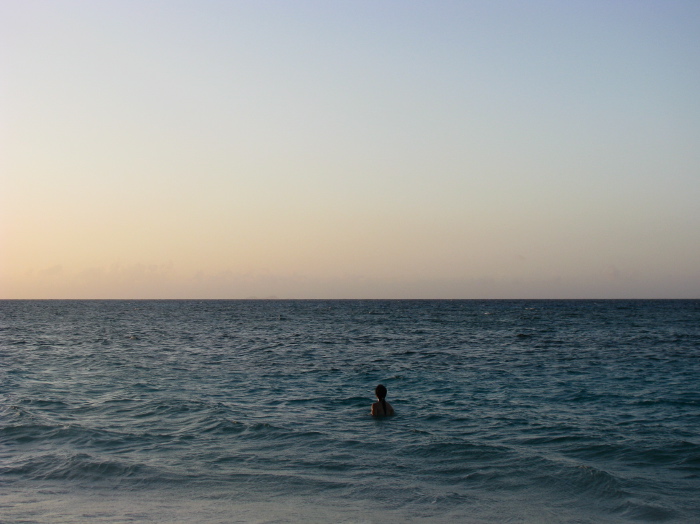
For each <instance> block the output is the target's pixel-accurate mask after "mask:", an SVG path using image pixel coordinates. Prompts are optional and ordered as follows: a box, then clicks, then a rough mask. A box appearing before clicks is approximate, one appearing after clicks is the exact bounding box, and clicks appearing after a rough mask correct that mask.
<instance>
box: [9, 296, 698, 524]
mask: <svg viewBox="0 0 700 524" xmlns="http://www.w3.org/2000/svg"><path fill="white" fill-rule="evenodd" d="M0 319H1V320H0V363H1V368H0V388H1V389H0V399H1V401H2V404H1V406H2V407H1V409H0V517H1V518H0V520H1V521H3V522H125V521H151V522H193V521H199V522H299V521H311V522H454V521H460V522H699V521H700V495H698V493H700V301H692V300H690V301H3V302H0ZM380 382H381V383H383V384H385V385H386V386H387V388H388V390H389V396H388V397H387V400H389V401H390V402H391V403H392V405H393V406H394V408H395V409H396V411H397V415H396V416H395V417H393V418H391V419H385V420H375V419H372V418H371V417H370V416H369V415H368V414H369V406H370V403H371V402H372V401H373V398H372V392H373V389H374V386H375V385H376V384H378V383H380Z"/></svg>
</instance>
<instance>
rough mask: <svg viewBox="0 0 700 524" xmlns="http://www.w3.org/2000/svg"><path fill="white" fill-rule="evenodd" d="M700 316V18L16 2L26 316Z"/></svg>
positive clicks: (516, 5) (450, 5) (666, 6)
mask: <svg viewBox="0 0 700 524" xmlns="http://www.w3.org/2000/svg"><path fill="white" fill-rule="evenodd" d="M253 297H255V298H272V297H275V298H300V299H304V298H448V299H449V298H455V299H470V298H475V299H491V298H494V299H495V298H515V299H517V298H700V2H698V1H697V0H688V1H681V0H656V1H647V0H634V1H632V0H613V1H611V0H602V1H598V0H570V1H565V2H563V1H560V0H557V1H543V0H532V1H527V2H523V1H520V0H517V1H516V0H503V1H501V0H483V1H480V0H473V1H467V0H459V1H450V0H444V1H434V2H427V1H415V0H400V1H398V0H396V1H394V0H372V1H368V0H352V1H339V0H323V1H320V0H319V1H309V0H294V1H282V0H276V1H268V0H255V1H253V0H250V1H223V0H196V1H195V0H167V1H164V0H148V1H143V0H119V1H106V0H104V1H94V0H52V1H49V0H0V298H2V299H25V298H26V299H52V298H76V299H83V298H95V299H102V298H107V299H109V298H115V299H121V298H123V299H132V298H133V299H148V298H173V299H177V298H183V299H184V298H198V299H199V298H201V299H207V298H216V299H238V298H241V299H243V298H253Z"/></svg>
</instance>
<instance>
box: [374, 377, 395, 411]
mask: <svg viewBox="0 0 700 524" xmlns="http://www.w3.org/2000/svg"><path fill="white" fill-rule="evenodd" d="M374 394H375V395H377V402H375V403H374V404H372V411H371V413H372V416H373V417H389V416H391V415H393V414H394V408H392V407H391V404H389V403H388V402H387V401H386V400H384V399H385V398H386V388H385V387H384V386H383V385H381V384H379V385H378V386H377V387H376V388H375V389H374Z"/></svg>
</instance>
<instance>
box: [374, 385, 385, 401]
mask: <svg viewBox="0 0 700 524" xmlns="http://www.w3.org/2000/svg"><path fill="white" fill-rule="evenodd" d="M374 394H375V395H377V398H378V399H379V400H383V399H384V397H386V388H385V387H384V386H383V385H382V384H379V385H378V386H377V387H376V388H374Z"/></svg>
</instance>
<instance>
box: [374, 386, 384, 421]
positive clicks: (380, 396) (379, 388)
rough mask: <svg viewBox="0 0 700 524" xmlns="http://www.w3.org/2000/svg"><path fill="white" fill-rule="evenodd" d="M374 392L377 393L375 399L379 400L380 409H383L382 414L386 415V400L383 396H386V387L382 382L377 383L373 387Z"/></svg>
mask: <svg viewBox="0 0 700 524" xmlns="http://www.w3.org/2000/svg"><path fill="white" fill-rule="evenodd" d="M374 394H375V395H377V399H379V400H380V401H381V403H382V409H383V410H384V414H385V415H386V414H387V413H386V400H384V398H385V397H386V387H385V386H384V385H382V384H379V385H378V386H377V387H376V388H374Z"/></svg>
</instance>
